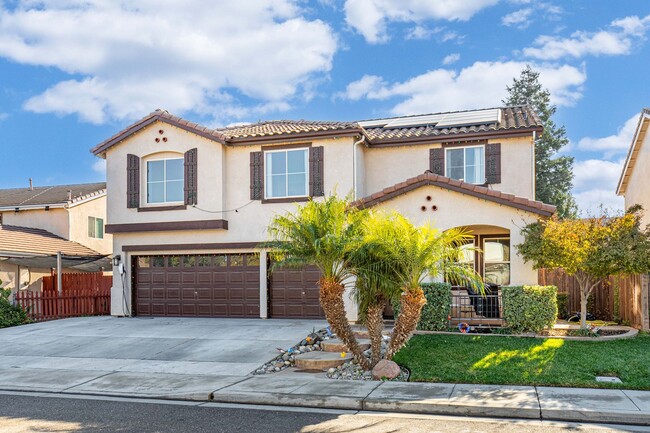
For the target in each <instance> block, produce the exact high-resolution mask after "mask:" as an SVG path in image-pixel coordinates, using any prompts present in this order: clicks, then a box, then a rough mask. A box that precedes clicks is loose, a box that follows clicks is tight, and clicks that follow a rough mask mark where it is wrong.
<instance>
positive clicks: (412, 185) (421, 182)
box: [353, 172, 556, 216]
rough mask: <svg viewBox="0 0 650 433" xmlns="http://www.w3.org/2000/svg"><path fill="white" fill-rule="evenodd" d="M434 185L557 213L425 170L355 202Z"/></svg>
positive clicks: (539, 204) (548, 207)
mask: <svg viewBox="0 0 650 433" xmlns="http://www.w3.org/2000/svg"><path fill="white" fill-rule="evenodd" d="M427 185H433V186H437V187H440V188H445V189H448V190H451V191H455V192H459V193H461V194H467V195H471V196H473V197H476V198H479V199H483V200H487V201H491V202H495V203H498V204H502V205H504V206H510V207H513V208H516V209H521V210H525V211H527V212H532V213H536V214H539V215H543V216H551V215H553V214H554V213H555V210H556V207H555V206H552V205H550V204H546V203H542V202H540V201H535V200H529V199H527V198H524V197H519V196H516V195H513V194H507V193H504V192H501V191H496V190H493V189H490V188H487V187H484V186H480V185H474V184H472V183H467V182H462V181H460V180H455V179H450V178H448V177H445V176H440V175H437V174H433V173H430V172H425V173H424V174H421V175H419V176H416V177H412V178H410V179H407V180H405V181H404V182H400V183H398V184H395V185H393V186H389V187H388V188H384V189H383V190H381V191H379V192H376V193H374V194H372V195H369V196H367V197H364V198H361V199H359V200H357V201H355V202H354V203H353V205H354V206H356V207H360V208H369V207H373V206H375V205H378V204H379V203H382V202H385V201H388V200H391V199H393V198H395V197H398V196H400V195H402V194H406V193H407V192H409V191H413V190H415V189H418V188H421V187H423V186H427Z"/></svg>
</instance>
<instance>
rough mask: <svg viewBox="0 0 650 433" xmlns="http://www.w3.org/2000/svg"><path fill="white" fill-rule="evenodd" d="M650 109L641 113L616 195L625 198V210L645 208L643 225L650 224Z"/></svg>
mask: <svg viewBox="0 0 650 433" xmlns="http://www.w3.org/2000/svg"><path fill="white" fill-rule="evenodd" d="M649 127H650V108H644V109H643V110H642V111H641V116H640V118H639V123H638V125H637V127H636V131H635V132H634V138H633V139H632V144H631V146H630V150H629V151H628V153H627V159H626V160H625V165H624V166H623V172H622V173H621V178H620V180H619V181H618V187H617V188H616V194H617V195H622V196H623V197H625V208H626V209H627V208H629V207H630V206H633V205H635V204H640V205H641V206H643V209H644V211H645V215H644V218H643V220H642V225H643V226H646V225H648V224H650V187H648V179H650V134H648V128H649Z"/></svg>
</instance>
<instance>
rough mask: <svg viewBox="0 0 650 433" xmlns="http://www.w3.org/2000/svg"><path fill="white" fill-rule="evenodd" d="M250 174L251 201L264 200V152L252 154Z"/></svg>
mask: <svg viewBox="0 0 650 433" xmlns="http://www.w3.org/2000/svg"><path fill="white" fill-rule="evenodd" d="M250 173H251V180H250V189H251V200H262V199H263V198H264V153H263V152H251V163H250Z"/></svg>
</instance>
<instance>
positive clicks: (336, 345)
mask: <svg viewBox="0 0 650 433" xmlns="http://www.w3.org/2000/svg"><path fill="white" fill-rule="evenodd" d="M357 342H358V343H359V346H360V347H361V350H367V349H370V340H368V339H365V338H357ZM320 346H321V347H322V348H323V351H325V352H338V353H341V352H347V351H348V348H347V346H346V345H345V344H343V342H342V341H341V340H339V339H338V338H333V339H331V340H323V341H321V342H320Z"/></svg>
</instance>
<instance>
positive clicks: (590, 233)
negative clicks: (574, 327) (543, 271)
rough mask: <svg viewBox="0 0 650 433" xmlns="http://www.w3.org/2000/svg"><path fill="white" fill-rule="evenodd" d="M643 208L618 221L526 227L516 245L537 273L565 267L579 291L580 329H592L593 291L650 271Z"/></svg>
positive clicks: (590, 220)
mask: <svg viewBox="0 0 650 433" xmlns="http://www.w3.org/2000/svg"><path fill="white" fill-rule="evenodd" d="M640 213H641V212H640V207H634V208H630V209H629V210H628V211H627V212H626V213H625V215H623V216H617V217H607V216H600V217H597V218H585V219H572V220H571V219H565V220H559V219H557V218H553V219H550V220H547V221H540V222H536V223H533V224H530V225H528V226H526V227H524V228H523V229H522V234H523V235H524V242H523V243H521V244H519V245H516V248H517V250H518V251H519V254H520V255H521V256H522V257H523V258H524V260H525V261H526V262H528V261H532V262H533V265H534V267H535V268H536V269H539V268H563V269H564V271H565V272H566V273H567V274H568V275H574V276H575V278H576V280H577V281H578V287H579V288H580V316H581V326H582V327H583V328H585V327H586V326H587V301H588V300H589V296H590V295H591V294H592V292H593V290H594V288H596V287H597V286H598V284H599V283H600V282H601V281H602V280H603V279H605V278H608V277H609V276H610V275H616V274H621V273H646V272H648V271H650V232H648V230H647V229H646V230H642V229H641V228H640V220H641V215H640Z"/></svg>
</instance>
